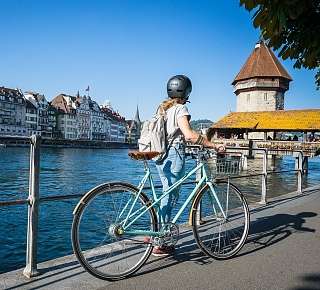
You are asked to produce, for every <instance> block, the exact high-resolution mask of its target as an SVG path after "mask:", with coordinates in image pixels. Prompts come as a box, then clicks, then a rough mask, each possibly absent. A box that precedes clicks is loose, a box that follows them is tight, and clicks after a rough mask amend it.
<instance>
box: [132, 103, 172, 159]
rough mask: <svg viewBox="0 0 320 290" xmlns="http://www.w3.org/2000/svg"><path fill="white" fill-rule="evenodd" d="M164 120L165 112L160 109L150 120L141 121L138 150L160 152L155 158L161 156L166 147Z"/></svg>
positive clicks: (165, 119) (165, 118)
mask: <svg viewBox="0 0 320 290" xmlns="http://www.w3.org/2000/svg"><path fill="white" fill-rule="evenodd" d="M166 121H167V116H166V112H165V110H163V109H162V110H158V112H157V113H156V115H155V116H153V117H152V119H151V120H147V121H145V122H144V123H143V126H142V130H141V134H140V139H139V140H138V145H139V151H142V152H147V151H155V152H159V153H161V154H160V155H159V156H157V157H156V158H155V159H156V160H159V159H161V158H162V157H163V155H164V154H165V153H166V151H167V147H168V144H167V143H168V140H167V132H166Z"/></svg>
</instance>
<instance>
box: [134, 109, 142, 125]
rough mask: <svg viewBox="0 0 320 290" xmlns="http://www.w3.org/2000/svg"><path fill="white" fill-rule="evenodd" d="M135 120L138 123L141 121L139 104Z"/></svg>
mask: <svg viewBox="0 0 320 290" xmlns="http://www.w3.org/2000/svg"><path fill="white" fill-rule="evenodd" d="M134 121H135V122H136V123H141V120H140V116H139V108H138V105H137V111H136V115H135V116H134Z"/></svg>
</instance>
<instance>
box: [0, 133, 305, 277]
mask: <svg viewBox="0 0 320 290" xmlns="http://www.w3.org/2000/svg"><path fill="white" fill-rule="evenodd" d="M27 139H28V140H29V141H30V145H31V147H30V173H29V196H28V198H27V199H19V200H11V201H0V207H2V206H13V205H21V204H27V205H28V230H27V252H26V267H25V268H24V271H23V274H24V275H25V276H26V277H28V278H31V277H34V276H36V275H39V272H38V269H37V264H38V260H37V238H38V223H39V205H40V203H41V202H47V201H58V200H66V199H74V198H81V197H82V196H83V195H82V194H67V195H62V196H48V197H41V196H40V193H39V183H40V147H41V137H40V136H37V135H34V136H32V137H31V138H27ZM226 149H227V153H230V154H233V153H236V152H239V151H240V152H241V151H245V152H249V148H246V147H237V148H235V147H227V148H226ZM250 150H256V151H260V152H261V153H262V155H263V163H262V172H261V173H256V174H247V175H240V176H225V177H217V178H216V179H237V178H248V177H254V176H261V182H262V183H261V200H260V203H261V204H266V203H267V176H268V175H269V174H279V173H284V172H297V174H298V185H297V192H298V193H301V192H302V174H303V165H302V162H303V153H302V151H294V152H295V153H297V154H296V155H297V156H296V159H297V161H296V169H295V170H280V171H268V170H267V161H268V150H267V149H263V148H250ZM273 151H282V150H281V149H272V152H273ZM286 151H287V150H286ZM199 177H200V176H199V174H197V176H196V181H197V180H199ZM196 181H192V182H185V183H184V184H194V183H195V182H196ZM161 187H162V186H160V185H159V186H156V188H161ZM146 189H148V188H146Z"/></svg>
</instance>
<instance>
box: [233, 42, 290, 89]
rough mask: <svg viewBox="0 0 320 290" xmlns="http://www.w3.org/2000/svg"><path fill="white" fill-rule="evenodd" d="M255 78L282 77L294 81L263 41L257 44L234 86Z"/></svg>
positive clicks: (234, 81) (236, 78)
mask: <svg viewBox="0 0 320 290" xmlns="http://www.w3.org/2000/svg"><path fill="white" fill-rule="evenodd" d="M255 77H280V78H285V79H287V80H288V81H292V78H291V76H290V75H289V74H288V72H287V71H286V70H285V68H284V67H283V66H282V65H281V63H280V62H279V60H278V59H277V57H276V56H275V55H274V53H273V52H272V50H271V49H270V48H269V47H267V46H266V44H265V43H264V42H263V41H260V42H258V43H257V44H256V46H255V48H254V50H253V51H252V53H251V55H250V56H249V58H248V59H247V61H246V63H245V64H244V66H243V67H242V68H241V70H240V72H239V73H238V74H237V76H236V77H235V79H234V80H233V82H232V85H234V84H235V83H237V82H238V81H242V80H246V79H251V78H255Z"/></svg>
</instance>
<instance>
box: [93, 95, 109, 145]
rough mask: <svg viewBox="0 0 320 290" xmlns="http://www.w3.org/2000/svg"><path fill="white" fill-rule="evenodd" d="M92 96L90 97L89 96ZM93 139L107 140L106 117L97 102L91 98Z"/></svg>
mask: <svg viewBox="0 0 320 290" xmlns="http://www.w3.org/2000/svg"><path fill="white" fill-rule="evenodd" d="M89 98H90V97H89ZM89 104H90V114H91V140H105V139H106V131H107V130H106V129H105V118H104V113H103V111H102V110H101V109H100V107H99V105H98V103H97V102H95V101H93V100H91V99H90V103H89Z"/></svg>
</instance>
